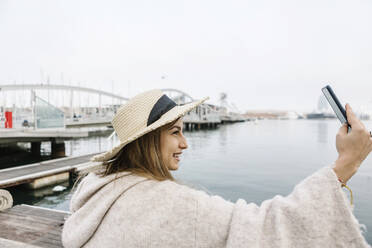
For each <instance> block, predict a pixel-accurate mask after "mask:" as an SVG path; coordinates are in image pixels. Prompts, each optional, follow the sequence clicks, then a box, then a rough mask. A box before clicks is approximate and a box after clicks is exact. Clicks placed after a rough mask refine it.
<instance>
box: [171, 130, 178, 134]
mask: <svg viewBox="0 0 372 248" xmlns="http://www.w3.org/2000/svg"><path fill="white" fill-rule="evenodd" d="M179 132H180V131H178V130H177V131H174V132H173V133H172V134H178V133H179Z"/></svg>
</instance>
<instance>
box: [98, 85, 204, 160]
mask: <svg viewBox="0 0 372 248" xmlns="http://www.w3.org/2000/svg"><path fill="white" fill-rule="evenodd" d="M207 99H208V97H206V98H204V99H202V100H199V101H195V102H191V103H188V104H185V105H177V104H176V103H175V102H174V101H173V100H171V99H170V98H169V97H168V96H167V95H165V94H164V93H163V92H162V91H161V90H150V91H146V92H144V93H141V94H139V95H136V96H135V97H133V98H132V99H130V100H129V101H128V102H127V103H125V104H124V105H123V106H121V107H120V108H119V110H118V112H117V113H116V115H115V116H114V118H113V120H112V122H111V123H112V126H113V127H114V130H115V132H116V134H117V135H118V137H119V140H120V144H119V145H117V146H115V147H114V148H113V149H111V150H110V151H108V152H105V153H102V154H99V155H96V156H94V157H93V159H92V161H97V162H102V161H107V160H110V159H112V158H113V157H114V156H115V155H116V154H117V153H118V152H119V151H120V150H121V149H122V148H123V147H124V146H125V145H127V144H128V143H130V142H132V141H134V140H136V139H138V138H139V137H141V136H143V135H145V134H146V133H149V132H151V131H153V130H155V129H157V128H159V127H161V126H164V125H166V124H168V123H171V122H172V121H174V120H177V119H178V118H179V117H181V116H183V115H185V114H186V113H187V112H189V111H191V110H192V109H193V108H195V107H197V106H198V105H200V104H202V103H203V102H204V101H206V100H207Z"/></svg>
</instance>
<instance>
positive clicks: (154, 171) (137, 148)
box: [98, 119, 178, 181]
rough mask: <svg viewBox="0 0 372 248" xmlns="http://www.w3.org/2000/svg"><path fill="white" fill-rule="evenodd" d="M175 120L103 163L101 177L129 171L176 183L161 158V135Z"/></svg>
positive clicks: (125, 147) (99, 173)
mask: <svg viewBox="0 0 372 248" xmlns="http://www.w3.org/2000/svg"><path fill="white" fill-rule="evenodd" d="M177 121H178V119H177V120H175V121H173V122H171V123H169V124H167V125H164V126H162V127H160V128H158V129H155V130H154V131H151V132H149V133H147V134H145V135H143V136H141V137H140V138H138V139H136V140H134V141H132V142H131V143H129V144H127V145H126V146H124V147H123V148H122V149H121V150H120V152H118V154H117V155H115V157H113V158H112V159H111V160H109V161H105V162H103V164H102V166H103V168H101V169H102V170H101V171H100V172H98V175H100V176H107V175H110V174H114V173H119V172H123V171H128V172H131V173H133V174H136V175H139V176H143V177H146V178H149V179H155V180H158V181H164V180H172V181H175V179H174V178H173V176H172V174H171V173H170V171H169V169H168V167H167V166H166V165H165V163H164V161H163V158H162V156H161V146H160V135H161V132H162V131H163V130H166V129H169V128H170V127H171V126H173V125H174V124H175V123H176V122H177Z"/></svg>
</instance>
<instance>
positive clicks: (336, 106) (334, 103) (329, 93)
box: [322, 85, 351, 129]
mask: <svg viewBox="0 0 372 248" xmlns="http://www.w3.org/2000/svg"><path fill="white" fill-rule="evenodd" d="M322 92H323V94H324V96H325V98H326V99H327V101H328V103H329V105H331V107H332V109H333V111H334V112H335V114H336V116H337V118H338V119H339V120H340V122H341V124H344V123H346V124H347V126H348V129H350V128H351V127H350V125H349V123H348V122H347V117H346V111H345V109H344V107H343V106H342V105H341V103H340V101H339V100H338V98H337V96H336V94H335V92H334V91H333V90H332V88H331V86H329V85H327V86H326V87H324V88H322Z"/></svg>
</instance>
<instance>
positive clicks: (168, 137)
mask: <svg viewBox="0 0 372 248" xmlns="http://www.w3.org/2000/svg"><path fill="white" fill-rule="evenodd" d="M182 129H183V121H182V119H181V118H180V119H179V120H178V121H177V122H176V123H175V124H174V125H172V126H171V127H170V128H169V129H164V130H162V132H161V134H160V150H161V156H162V158H163V161H164V163H165V165H166V166H167V167H168V169H169V170H177V169H178V163H179V162H180V159H181V154H182V150H184V149H186V148H187V142H186V138H185V136H183V133H182Z"/></svg>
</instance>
